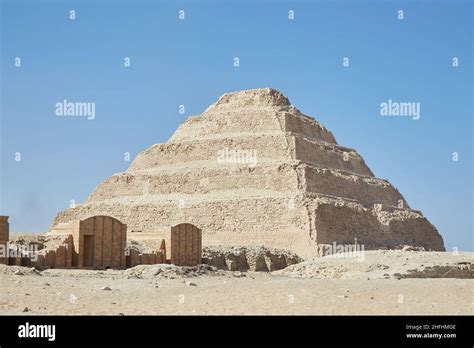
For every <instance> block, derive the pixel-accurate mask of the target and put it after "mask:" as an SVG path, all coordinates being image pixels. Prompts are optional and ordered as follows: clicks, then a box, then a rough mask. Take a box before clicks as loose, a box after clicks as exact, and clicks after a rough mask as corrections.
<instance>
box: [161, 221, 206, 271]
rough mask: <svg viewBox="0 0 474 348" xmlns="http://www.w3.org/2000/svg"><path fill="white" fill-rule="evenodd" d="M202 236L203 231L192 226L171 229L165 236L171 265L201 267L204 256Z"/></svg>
mask: <svg viewBox="0 0 474 348" xmlns="http://www.w3.org/2000/svg"><path fill="white" fill-rule="evenodd" d="M201 235H202V231H201V230H200V229H199V228H197V227H196V226H194V225H191V224H179V225H176V226H173V227H171V228H170V229H169V230H168V231H167V232H166V234H165V244H166V245H167V246H168V254H167V257H168V258H169V260H170V263H172V264H173V265H177V266H194V265H199V264H200V263H201V254H202V246H201Z"/></svg>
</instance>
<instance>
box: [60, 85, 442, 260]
mask: <svg viewBox="0 0 474 348" xmlns="http://www.w3.org/2000/svg"><path fill="white" fill-rule="evenodd" d="M92 214H99V215H108V216H113V217H115V218H117V219H119V220H120V221H123V222H125V223H126V224H127V225H128V227H129V231H141V232H142V233H145V234H153V233H157V231H159V230H160V228H162V227H166V226H173V225H176V224H177V223H179V222H180V221H189V222H191V223H193V224H195V225H197V226H199V227H200V228H202V231H203V239H204V241H205V245H227V246H236V245H265V246H270V247H274V248H281V249H289V250H292V251H294V252H296V253H298V254H299V255H301V256H304V257H308V256H309V257H311V256H319V255H320V251H321V246H324V245H328V244H332V243H333V242H337V243H341V244H342V243H348V244H349V243H353V242H354V240H355V239H357V241H358V243H361V244H363V245H364V247H365V249H366V250H367V249H376V248H382V247H395V246H397V245H413V246H422V247H424V248H426V249H432V250H444V245H443V240H442V237H441V235H440V234H439V233H438V231H437V230H436V228H435V227H434V226H433V225H432V224H431V223H430V222H429V221H428V220H427V219H426V218H425V217H423V215H422V213H421V212H420V211H417V210H413V209H411V208H410V206H409V205H408V203H407V202H406V201H405V199H404V198H403V196H402V195H401V194H400V193H399V192H398V190H397V189H396V188H395V187H393V186H392V185H391V184H390V183H389V182H388V181H387V180H384V179H378V178H376V177H374V175H373V173H372V171H371V170H370V169H369V168H368V167H367V165H366V164H365V162H364V160H363V158H362V157H361V156H360V155H359V154H358V153H357V152H356V151H355V150H353V149H350V148H347V147H344V146H341V145H339V144H338V143H337V142H336V140H335V138H334V136H333V135H332V133H331V132H330V131H328V130H327V129H326V128H325V127H324V126H323V125H321V124H320V123H318V122H317V121H315V120H314V119H313V118H311V117H309V116H306V115H304V114H302V113H301V112H300V111H299V110H298V109H296V108H295V107H293V106H292V105H291V104H290V102H289V100H288V99H287V98H286V97H285V96H284V95H282V94H281V93H280V92H278V91H276V90H273V89H268V88H267V89H256V90H248V91H241V92H236V93H228V94H225V95H223V96H222V97H221V98H219V100H218V101H217V102H216V103H215V104H213V105H211V106H210V107H209V108H208V109H207V110H206V111H205V112H204V113H203V114H202V115H200V116H192V117H189V118H188V120H187V121H186V122H184V123H183V124H181V125H180V126H179V128H178V129H177V130H176V132H175V133H174V134H173V135H172V137H171V138H170V139H169V141H168V142H166V143H164V144H156V145H153V146H151V147H149V148H148V149H146V150H144V151H143V152H141V153H140V154H139V155H138V156H137V157H136V159H135V160H134V162H133V163H132V165H131V166H130V167H129V168H128V170H127V171H126V172H125V173H119V174H115V175H113V176H111V177H109V178H107V179H106V180H105V181H104V182H103V183H101V184H100V185H98V186H97V187H96V189H95V190H94V192H92V194H91V195H90V196H89V198H88V199H87V201H86V202H85V203H83V204H80V205H77V206H76V207H75V208H71V209H67V210H66V211H63V212H61V213H59V214H58V215H57V216H56V217H55V219H54V221H53V223H52V226H57V225H58V224H59V223H61V222H67V221H70V220H75V219H84V218H86V217H89V216H90V215H92ZM130 233H132V232H130ZM160 237H161V238H164V236H160Z"/></svg>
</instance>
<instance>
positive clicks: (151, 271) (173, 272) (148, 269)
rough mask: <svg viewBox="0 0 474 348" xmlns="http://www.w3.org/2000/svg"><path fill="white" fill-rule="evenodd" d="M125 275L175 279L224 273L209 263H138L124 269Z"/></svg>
mask: <svg viewBox="0 0 474 348" xmlns="http://www.w3.org/2000/svg"><path fill="white" fill-rule="evenodd" d="M123 272H125V274H126V275H128V276H132V277H138V278H144V279H147V278H162V279H177V278H191V277H197V276H205V275H225V274H226V273H225V272H223V271H221V270H218V269H217V268H216V267H214V266H210V265H203V264H201V265H197V266H175V265H167V264H157V265H139V266H135V267H132V268H129V269H127V270H125V271H123Z"/></svg>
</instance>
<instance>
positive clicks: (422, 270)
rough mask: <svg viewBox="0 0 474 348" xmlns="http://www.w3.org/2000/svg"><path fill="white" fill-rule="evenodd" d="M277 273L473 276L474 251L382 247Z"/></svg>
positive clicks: (357, 276) (323, 276)
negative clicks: (383, 248) (410, 249)
mask: <svg viewBox="0 0 474 348" xmlns="http://www.w3.org/2000/svg"><path fill="white" fill-rule="evenodd" d="M272 274H273V275H277V276H290V277H297V278H321V279H339V278H341V279H366V278H368V279H379V278H399V279H401V278H468V279H473V278H474V253H467V252H463V253H457V254H454V253H446V252H428V251H402V250H380V251H366V252H364V253H363V254H362V257H348V256H346V257H344V256H343V255H339V256H338V255H334V256H327V257H322V258H319V259H315V260H312V261H307V262H302V263H299V264H296V265H292V266H290V267H287V268H285V269H283V270H280V271H276V272H273V273H272Z"/></svg>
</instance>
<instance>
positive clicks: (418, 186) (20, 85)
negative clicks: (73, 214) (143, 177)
mask: <svg viewBox="0 0 474 348" xmlns="http://www.w3.org/2000/svg"><path fill="white" fill-rule="evenodd" d="M0 1H1V3H2V8H1V11H2V16H1V50H2V52H1V59H2V62H1V69H2V76H1V84H2V85H1V87H2V94H1V97H2V101H1V127H2V129H1V142H0V144H1V146H2V149H1V154H2V162H1V175H2V178H1V186H0V189H1V192H0V198H1V202H0V213H1V214H2V215H10V221H11V230H12V231H45V230H46V229H47V228H48V226H49V224H50V222H51V220H52V218H53V217H54V215H55V214H56V212H58V211H60V210H63V209H65V208H67V207H68V205H69V201H70V200H71V199H74V200H76V201H77V202H82V201H83V200H85V199H86V197H87V196H88V194H89V193H90V192H91V191H92V190H93V189H94V187H95V186H96V185H97V184H98V183H100V182H101V181H102V180H104V179H105V178H106V177H108V176H110V175H111V174H113V173H117V172H121V171H124V170H125V169H126V168H127V167H128V165H129V163H128V162H125V161H124V160H123V156H124V155H123V154H124V152H126V151H128V152H130V153H131V156H132V158H133V157H135V156H136V154H137V153H138V152H140V151H141V150H143V149H145V148H147V147H148V146H150V145H152V144H154V143H160V142H165V141H166V140H167V139H168V138H169V137H170V136H171V134H172V132H173V130H174V129H175V128H176V127H177V126H178V125H179V124H180V123H181V122H182V121H184V120H185V118H186V117H187V116H189V115H191V114H199V113H201V112H202V111H204V110H205V108H206V107H207V106H208V105H209V104H211V103H212V102H214V101H215V100H216V99H217V98H218V97H219V96H220V95H222V94H223V93H225V92H228V91H234V90H240V89H249V88H258V87H273V88H276V89H278V90H280V91H282V92H283V93H284V94H285V95H287V96H288V97H289V98H290V100H291V102H292V103H293V104H294V105H295V106H297V107H298V108H299V109H300V110H301V111H303V112H304V113H306V114H308V115H311V116H313V117H315V118H316V119H317V120H319V121H320V122H322V123H323V124H324V125H325V126H326V127H327V128H328V129H330V130H331V131H332V132H333V133H334V135H335V136H336V139H337V140H338V142H339V143H340V144H342V145H346V146H349V147H353V148H355V149H357V151H358V152H359V153H360V154H361V155H362V156H363V157H364V158H365V160H366V162H367V164H368V165H369V167H370V168H371V169H372V170H373V171H374V173H375V175H376V176H378V177H381V178H386V179H388V180H389V181H390V182H391V183H392V184H393V185H394V186H395V187H397V188H398V189H399V190H400V192H401V193H402V194H403V195H404V196H405V198H406V199H407V201H408V202H409V204H410V205H411V206H412V207H413V208H414V209H420V210H422V211H423V213H424V214H425V216H427V217H428V218H429V219H430V221H431V222H432V223H433V224H434V225H435V226H436V227H437V228H438V230H439V231H440V232H441V233H442V235H443V237H444V240H445V244H446V246H447V248H448V249H451V248H453V247H458V248H459V249H460V250H473V249H474V248H473V214H472V213H473V185H472V182H473V170H472V152H473V138H472V132H473V124H472V119H473V105H472V96H473V71H472V54H473V50H472V45H473V37H472V25H473V24H472V23H473V8H472V2H470V1H407V2H392V1H384V2H382V1H331V2H329V1H314V2H310V1H292V2H290V1H199V2H198V1H179V2H171V1H140V0H135V1H131V0H130V1H40V0H34V1H32V0H31V1H21V0H15V1H12V0H0ZM71 9H74V10H75V11H76V20H74V21H71V20H69V18H68V12H69V10H71ZM180 9H184V10H185V11H186V19H185V20H184V21H180V20H179V19H178V11H179V10H180ZM290 9H292V10H294V11H295V19H294V20H293V21H290V20H289V19H288V10H290ZM399 9H403V10H404V15H405V19H404V20H402V21H401V20H398V19H397V10H399ZM126 56H128V57H130V58H131V64H132V66H131V67H130V68H124V67H123V59H124V57H126ZM15 57H20V58H21V63H22V66H21V68H16V67H15V66H14V62H15ZM234 57H239V58H240V67H239V68H235V67H234V66H233V58H234ZM343 57H349V59H350V66H349V67H348V68H344V67H343V66H342V59H343ZM452 57H458V58H459V67H457V68H453V67H452V64H451V63H452ZM63 99H68V100H71V101H91V102H95V103H96V118H95V120H87V119H86V118H67V117H66V118H61V117H57V116H55V113H54V111H55V104H56V103H57V102H59V101H62V100H63ZM388 99H392V100H394V101H411V102H419V103H421V118H420V119H419V120H418V121H414V120H412V119H410V118H405V117H391V118H388V117H382V116H380V114H379V105H380V103H381V102H384V101H387V100H388ZM180 104H184V105H185V106H186V115H180V114H179V113H178V106H179V105H180ZM15 152H20V153H21V156H22V158H21V161H20V162H16V161H15ZM453 152H458V153H459V161H458V162H453V161H452V153H453Z"/></svg>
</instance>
